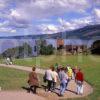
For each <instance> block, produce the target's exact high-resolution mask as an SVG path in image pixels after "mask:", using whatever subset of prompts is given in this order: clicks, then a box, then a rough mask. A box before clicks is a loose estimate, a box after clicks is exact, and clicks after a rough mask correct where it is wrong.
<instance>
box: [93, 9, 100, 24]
mask: <svg viewBox="0 0 100 100" xmlns="http://www.w3.org/2000/svg"><path fill="white" fill-rule="evenodd" d="M94 20H95V21H96V23H100V9H99V8H95V9H94Z"/></svg>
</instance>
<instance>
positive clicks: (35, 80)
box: [28, 67, 39, 94]
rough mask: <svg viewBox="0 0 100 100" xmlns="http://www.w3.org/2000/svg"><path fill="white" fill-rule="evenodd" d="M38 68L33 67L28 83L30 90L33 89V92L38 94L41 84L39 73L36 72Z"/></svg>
mask: <svg viewBox="0 0 100 100" xmlns="http://www.w3.org/2000/svg"><path fill="white" fill-rule="evenodd" d="M35 70H36V68H35V67H33V68H32V72H30V73H29V79H28V84H29V86H30V88H29V90H28V92H30V91H32V92H33V93H35V94H36V89H37V87H38V86H39V81H38V77H37V73H36V72H35Z"/></svg>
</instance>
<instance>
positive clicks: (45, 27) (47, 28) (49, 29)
mask: <svg viewBox="0 0 100 100" xmlns="http://www.w3.org/2000/svg"><path fill="white" fill-rule="evenodd" d="M37 30H38V31H40V32H41V33H42V34H52V33H57V32H59V28H58V26H56V25H53V24H42V25H38V26H37Z"/></svg>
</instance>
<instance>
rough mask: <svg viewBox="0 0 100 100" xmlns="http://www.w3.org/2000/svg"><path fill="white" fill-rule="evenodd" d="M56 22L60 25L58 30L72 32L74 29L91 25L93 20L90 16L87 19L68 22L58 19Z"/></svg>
mask: <svg viewBox="0 0 100 100" xmlns="http://www.w3.org/2000/svg"><path fill="white" fill-rule="evenodd" d="M58 22H59V23H60V25H61V28H60V29H61V30H63V31H65V30H73V29H76V28H80V27H84V26H86V25H88V24H92V23H93V18H92V16H88V17H83V18H79V19H72V20H69V21H66V20H64V19H62V18H59V19H58Z"/></svg>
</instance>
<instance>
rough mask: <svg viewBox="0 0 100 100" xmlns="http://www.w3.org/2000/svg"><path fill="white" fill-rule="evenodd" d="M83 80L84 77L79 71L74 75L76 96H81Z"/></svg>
mask: <svg viewBox="0 0 100 100" xmlns="http://www.w3.org/2000/svg"><path fill="white" fill-rule="evenodd" d="M83 80H84V75H83V73H82V72H81V69H79V71H78V72H77V73H76V77H75V81H76V84H77V94H81V95H82V94H83Z"/></svg>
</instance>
